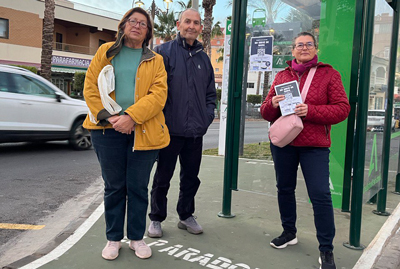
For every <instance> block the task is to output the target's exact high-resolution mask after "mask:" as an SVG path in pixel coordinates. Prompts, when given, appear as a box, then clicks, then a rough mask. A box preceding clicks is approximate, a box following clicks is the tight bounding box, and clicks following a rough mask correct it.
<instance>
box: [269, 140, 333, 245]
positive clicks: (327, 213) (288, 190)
mask: <svg viewBox="0 0 400 269" xmlns="http://www.w3.org/2000/svg"><path fill="white" fill-rule="evenodd" d="M271 153H272V157H273V160H274V164H275V173H276V181H277V185H276V186H277V188H278V204H279V211H280V214H281V221H282V226H283V229H284V230H285V231H288V232H291V233H294V234H296V232H297V230H296V197H295V189H296V183H297V169H298V165H299V163H300V166H301V170H302V171H303V175H304V180H305V182H306V187H307V191H308V196H309V197H310V200H311V203H312V206H313V210H314V224H315V227H316V229H317V239H318V242H319V249H320V251H332V250H333V245H332V241H333V238H334V237H335V222H334V215H333V206H332V198H331V192H330V189H329V153H330V150H329V148H317V147H292V146H290V145H289V146H286V147H283V148H279V147H277V146H274V145H272V143H271Z"/></svg>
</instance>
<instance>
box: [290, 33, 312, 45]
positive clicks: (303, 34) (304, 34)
mask: <svg viewBox="0 0 400 269" xmlns="http://www.w3.org/2000/svg"><path fill="white" fill-rule="evenodd" d="M300 36H311V37H312V39H313V41H314V45H315V48H318V45H317V40H316V39H315V36H314V35H313V34H311V33H309V32H301V33H299V34H298V35H297V36H296V37H295V38H293V41H292V48H293V49H294V47H295V46H296V39H297V38H299V37H300Z"/></svg>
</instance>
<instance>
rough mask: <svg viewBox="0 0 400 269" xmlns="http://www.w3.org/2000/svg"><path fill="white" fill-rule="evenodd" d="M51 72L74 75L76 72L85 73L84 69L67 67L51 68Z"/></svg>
mask: <svg viewBox="0 0 400 269" xmlns="http://www.w3.org/2000/svg"><path fill="white" fill-rule="evenodd" d="M51 72H55V73H72V74H73V73H76V72H84V73H86V69H77V68H68V67H55V66H52V67H51Z"/></svg>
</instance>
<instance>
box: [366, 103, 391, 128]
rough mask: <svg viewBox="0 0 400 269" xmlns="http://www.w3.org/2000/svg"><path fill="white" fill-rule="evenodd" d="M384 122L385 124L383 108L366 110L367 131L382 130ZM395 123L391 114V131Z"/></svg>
mask: <svg viewBox="0 0 400 269" xmlns="http://www.w3.org/2000/svg"><path fill="white" fill-rule="evenodd" d="M384 124H385V110H383V109H371V110H368V119H367V131H372V132H383V127H384ZM395 124H396V121H395V120H394V117H393V116H392V123H391V129H392V131H394V128H395Z"/></svg>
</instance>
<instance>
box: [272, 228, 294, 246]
mask: <svg viewBox="0 0 400 269" xmlns="http://www.w3.org/2000/svg"><path fill="white" fill-rule="evenodd" d="M269 244H270V245H271V246H272V247H274V248H285V247H287V246H288V245H289V246H291V245H296V244H297V237H296V235H295V234H292V233H288V232H285V231H283V233H282V234H281V235H280V236H279V237H277V238H275V239H273V240H272V241H271V243H269Z"/></svg>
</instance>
